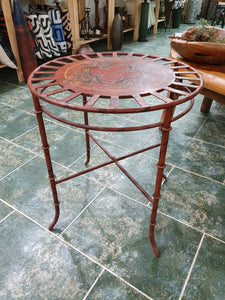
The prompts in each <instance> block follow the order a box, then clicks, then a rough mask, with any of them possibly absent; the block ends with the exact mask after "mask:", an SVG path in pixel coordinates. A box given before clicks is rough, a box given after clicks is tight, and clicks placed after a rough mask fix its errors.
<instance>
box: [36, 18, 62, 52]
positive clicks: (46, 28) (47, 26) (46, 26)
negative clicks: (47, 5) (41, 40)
mask: <svg viewBox="0 0 225 300" xmlns="http://www.w3.org/2000/svg"><path fill="white" fill-rule="evenodd" d="M38 20H39V22H40V25H41V27H42V29H43V32H44V35H45V38H46V40H47V42H48V46H49V48H50V50H51V52H52V54H53V55H54V56H60V53H59V49H58V47H57V45H56V43H55V41H54V39H53V33H52V27H51V22H50V19H49V16H48V15H47V14H40V15H39V16H38Z"/></svg>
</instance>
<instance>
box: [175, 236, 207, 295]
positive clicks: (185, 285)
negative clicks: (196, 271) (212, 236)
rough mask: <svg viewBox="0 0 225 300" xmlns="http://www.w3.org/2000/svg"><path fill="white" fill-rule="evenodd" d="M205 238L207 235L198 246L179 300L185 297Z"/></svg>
mask: <svg viewBox="0 0 225 300" xmlns="http://www.w3.org/2000/svg"><path fill="white" fill-rule="evenodd" d="M204 237H205V234H203V235H202V237H201V240H200V243H199V245H198V249H197V251H196V253H195V256H194V259H193V261H192V264H191V267H190V270H189V272H188V275H187V278H186V280H185V282H184V285H183V288H182V291H181V294H180V297H179V299H178V300H181V299H182V297H183V295H184V292H185V289H186V287H187V284H188V281H189V279H190V276H191V273H192V270H193V268H194V265H195V262H196V259H197V257H198V254H199V251H200V248H201V246H202V242H203V240H204Z"/></svg>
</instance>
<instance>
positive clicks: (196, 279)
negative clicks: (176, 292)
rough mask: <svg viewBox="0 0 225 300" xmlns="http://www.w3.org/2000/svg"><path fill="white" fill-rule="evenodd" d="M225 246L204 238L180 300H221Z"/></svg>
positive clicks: (222, 295) (224, 270) (222, 297)
mask: <svg viewBox="0 0 225 300" xmlns="http://www.w3.org/2000/svg"><path fill="white" fill-rule="evenodd" d="M224 252H225V244H224V243H221V242H219V241H217V240H214V239H212V238H210V237H207V236H206V237H205V238H204V241H203V244H202V246H201V249H200V252H199V255H198V257H197V260H196V262H195V265H194V268H193V271H192V273H191V277H190V279H189V281H188V284H187V287H186V289H185V292H184V296H183V298H182V300H186V299H196V300H202V299H205V300H211V299H216V300H223V299H224V295H225V285H224V277H225V260H224Z"/></svg>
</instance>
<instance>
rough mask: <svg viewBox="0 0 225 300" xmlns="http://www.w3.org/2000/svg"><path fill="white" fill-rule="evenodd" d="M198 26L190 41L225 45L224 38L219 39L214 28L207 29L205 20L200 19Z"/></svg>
mask: <svg viewBox="0 0 225 300" xmlns="http://www.w3.org/2000/svg"><path fill="white" fill-rule="evenodd" d="M200 24H201V25H200V26H198V27H196V29H195V30H194V33H193V35H191V36H190V41H192V42H193V41H194V42H208V43H222V44H224V43H225V38H222V39H219V37H218V36H217V33H216V30H215V28H214V27H209V25H208V23H207V21H206V20H205V19H200Z"/></svg>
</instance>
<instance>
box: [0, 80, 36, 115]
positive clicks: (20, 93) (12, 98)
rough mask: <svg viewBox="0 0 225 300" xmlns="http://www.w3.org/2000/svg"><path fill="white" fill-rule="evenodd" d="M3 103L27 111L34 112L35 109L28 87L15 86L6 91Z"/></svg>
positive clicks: (3, 95)
mask: <svg viewBox="0 0 225 300" xmlns="http://www.w3.org/2000/svg"><path fill="white" fill-rule="evenodd" d="M1 98H2V103H4V104H6V105H10V106H13V107H15V108H18V109H21V110H23V111H26V112H32V111H33V110H34V106H33V100H32V95H31V93H30V90H29V89H28V87H26V86H24V87H18V86H14V88H13V89H12V90H10V91H8V92H5V93H4V94H2V96H1Z"/></svg>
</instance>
